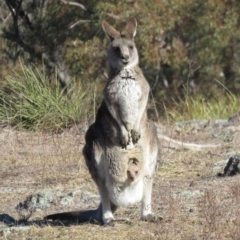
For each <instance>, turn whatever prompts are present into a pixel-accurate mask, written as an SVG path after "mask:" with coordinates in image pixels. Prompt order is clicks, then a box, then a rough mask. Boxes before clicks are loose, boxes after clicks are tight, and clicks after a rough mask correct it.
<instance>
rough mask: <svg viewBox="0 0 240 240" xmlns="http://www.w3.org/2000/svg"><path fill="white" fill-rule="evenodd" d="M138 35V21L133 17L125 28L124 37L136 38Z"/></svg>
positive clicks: (122, 34) (122, 33)
mask: <svg viewBox="0 0 240 240" xmlns="http://www.w3.org/2000/svg"><path fill="white" fill-rule="evenodd" d="M136 33H137V20H136V18H134V17H131V18H130V19H129V20H128V22H127V24H126V26H125V28H124V29H123V30H122V32H121V36H122V37H126V38H134V37H135V35H136Z"/></svg>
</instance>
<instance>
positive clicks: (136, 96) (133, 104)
mask: <svg viewBox="0 0 240 240" xmlns="http://www.w3.org/2000/svg"><path fill="white" fill-rule="evenodd" d="M106 95H107V101H108V103H109V104H110V105H111V106H118V108H119V111H120V113H121V115H122V116H123V118H124V119H125V120H126V121H127V122H134V121H135V120H136V118H137V117H138V112H139V102H140V99H141V97H142V89H141V84H140V82H139V81H138V79H137V76H136V75H135V74H134V73H133V72H132V71H130V70H123V71H121V72H120V73H119V74H118V76H117V77H115V78H114V79H112V81H111V82H110V83H109V85H108V86H107V89H106Z"/></svg>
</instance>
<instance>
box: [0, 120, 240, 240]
mask: <svg viewBox="0 0 240 240" xmlns="http://www.w3.org/2000/svg"><path fill="white" fill-rule="evenodd" d="M158 130H159V132H160V133H163V134H166V135H167V136H169V137H172V138H173V139H178V140H179V141H184V142H190V143H197V144H218V147H216V148H208V149H203V150H201V151H196V150H187V149H184V148H181V147H179V148H177V149H176V148H170V147H169V146H171V145H170V144H169V143H168V142H166V141H162V166H161V168H160V169H159V171H158V173H157V175H156V177H155V181H154V187H153V209H154V211H155V212H156V214H158V215H159V216H161V217H163V220H161V221H159V222H157V223H151V222H143V221H140V220H139V216H140V205H134V206H131V207H129V208H126V209H119V210H118V211H117V213H116V218H117V219H121V218H128V219H129V222H126V221H116V223H115V225H114V226H113V227H103V226H100V225H97V224H90V223H87V224H77V223H70V222H69V223H68V222H46V221H43V217H44V216H46V215H48V214H52V213H57V212H66V211H78V210H83V209H94V208H96V207H97V206H98V203H99V197H98V191H97V188H96V187H95V185H94V182H93V181H92V179H91V177H90V174H89V173H88V170H87V168H86V166H85V162H84V159H83V157H82V153H81V150H82V147H83V145H84V131H83V130H82V128H80V127H75V128H73V129H71V130H66V131H64V132H63V133H61V134H46V133H44V134H41V133H26V132H19V131H16V130H12V129H10V128H2V129H1V131H0V152H1V155H0V239H185V240H186V239H191V240H192V239H240V218H239V216H240V205H239V203H240V183H239V182H240V174H239V175H236V176H233V177H217V176H216V174H217V173H218V172H223V168H224V167H225V165H226V162H227V160H228V159H229V158H230V157H231V156H234V155H238V156H240V121H239V119H237V120H232V119H231V121H227V120H218V121H204V120H203V121H189V122H183V123H177V124H174V125H173V126H158ZM29 196H30V197H29ZM27 197H29V198H27ZM26 199H28V202H29V204H30V205H29V206H28V208H29V209H28V210H25V211H23V210H21V209H20V210H18V211H17V209H16V206H17V205H18V204H19V203H20V202H23V201H24V200H26ZM31 210H33V213H32V214H31V213H30V212H31ZM28 215H31V216H30V218H29V219H28V221H18V220H21V219H24V217H25V218H27V217H28Z"/></svg>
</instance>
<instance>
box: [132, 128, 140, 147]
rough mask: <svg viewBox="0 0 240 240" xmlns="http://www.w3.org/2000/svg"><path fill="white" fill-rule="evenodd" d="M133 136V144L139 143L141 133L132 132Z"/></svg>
mask: <svg viewBox="0 0 240 240" xmlns="http://www.w3.org/2000/svg"><path fill="white" fill-rule="evenodd" d="M131 136H132V141H133V143H134V144H135V143H137V142H138V140H139V138H140V136H141V135H140V133H139V132H138V131H136V130H132V131H131Z"/></svg>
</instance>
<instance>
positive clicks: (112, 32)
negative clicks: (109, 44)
mask: <svg viewBox="0 0 240 240" xmlns="http://www.w3.org/2000/svg"><path fill="white" fill-rule="evenodd" d="M102 28H103V31H104V32H105V34H106V36H107V38H108V39H109V40H110V41H112V40H113V39H114V38H116V37H120V32H118V31H117V30H116V29H115V28H114V27H112V26H111V25H110V24H109V23H108V22H106V21H104V20H103V22H102Z"/></svg>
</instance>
